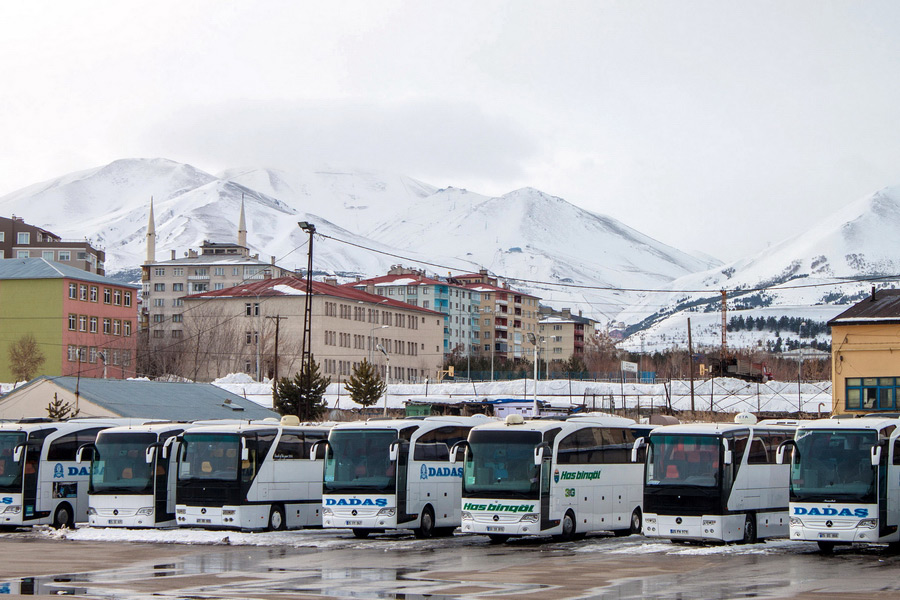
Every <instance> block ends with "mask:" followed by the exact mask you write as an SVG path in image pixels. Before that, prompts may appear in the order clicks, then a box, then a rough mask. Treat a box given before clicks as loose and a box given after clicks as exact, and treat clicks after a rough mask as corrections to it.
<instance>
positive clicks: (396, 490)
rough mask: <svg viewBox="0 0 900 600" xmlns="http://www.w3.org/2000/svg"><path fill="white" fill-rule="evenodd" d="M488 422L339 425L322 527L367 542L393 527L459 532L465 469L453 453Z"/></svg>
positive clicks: (425, 533)
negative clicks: (473, 430) (349, 531)
mask: <svg viewBox="0 0 900 600" xmlns="http://www.w3.org/2000/svg"><path fill="white" fill-rule="evenodd" d="M487 420H489V417H486V416H484V415H476V416H473V417H426V418H423V419H389V420H386V419H370V420H368V421H364V422H362V421H361V422H356V423H341V424H338V425H335V426H334V428H333V429H332V430H331V433H330V434H329V436H328V440H327V442H324V443H323V444H322V445H324V446H327V449H326V451H325V477H324V488H323V490H322V506H323V509H322V524H323V526H325V527H338V528H344V529H347V528H349V529H352V530H353V534H354V535H355V536H356V537H359V538H364V537H366V536H367V535H369V534H370V533H373V532H382V531H385V530H386V529H412V530H414V531H415V534H416V537H420V538H428V537H432V536H433V535H449V534H452V533H453V530H454V529H456V528H457V527H459V500H460V495H459V494H460V479H461V477H462V468H461V467H455V466H453V465H451V464H450V448H451V447H452V446H453V445H454V444H455V443H456V442H458V441H460V440H464V439H466V436H468V435H469V430H470V429H471V428H472V427H474V426H475V425H478V424H480V423H484V422H486V421H487Z"/></svg>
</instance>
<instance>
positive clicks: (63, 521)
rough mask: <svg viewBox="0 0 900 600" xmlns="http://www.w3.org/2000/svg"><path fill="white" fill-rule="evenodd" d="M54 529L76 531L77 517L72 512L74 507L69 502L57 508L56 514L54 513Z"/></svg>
mask: <svg viewBox="0 0 900 600" xmlns="http://www.w3.org/2000/svg"><path fill="white" fill-rule="evenodd" d="M53 527H54V528H56V529H62V528H63V527H66V528H68V529H75V515H74V513H73V512H72V507H71V506H70V505H69V504H68V503H67V502H63V503H62V504H60V505H59V506H57V507H56V512H55V513H53Z"/></svg>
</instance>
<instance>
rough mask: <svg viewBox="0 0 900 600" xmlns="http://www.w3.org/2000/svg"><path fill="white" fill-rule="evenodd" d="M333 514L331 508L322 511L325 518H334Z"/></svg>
mask: <svg viewBox="0 0 900 600" xmlns="http://www.w3.org/2000/svg"><path fill="white" fill-rule="evenodd" d="M333 514H334V511H332V510H331V509H330V508H323V509H322V516H323V517H330V516H332V515H333Z"/></svg>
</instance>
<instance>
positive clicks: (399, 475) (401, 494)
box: [395, 439, 416, 523]
mask: <svg viewBox="0 0 900 600" xmlns="http://www.w3.org/2000/svg"><path fill="white" fill-rule="evenodd" d="M396 444H397V460H396V462H395V465H396V466H395V474H396V482H397V523H406V522H408V521H412V520H413V519H415V518H416V515H411V514H409V477H408V475H409V474H408V473H407V471H408V470H409V441H408V440H404V439H401V440H397V442H396Z"/></svg>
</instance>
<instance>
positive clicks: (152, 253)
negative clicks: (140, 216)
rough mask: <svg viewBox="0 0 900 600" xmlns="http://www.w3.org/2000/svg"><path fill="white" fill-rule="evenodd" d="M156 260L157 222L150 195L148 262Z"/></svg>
mask: <svg viewBox="0 0 900 600" xmlns="http://www.w3.org/2000/svg"><path fill="white" fill-rule="evenodd" d="M155 262H156V222H155V220H154V218H153V196H150V219H149V220H148V221H147V264H148V265H149V264H152V263H155Z"/></svg>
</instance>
